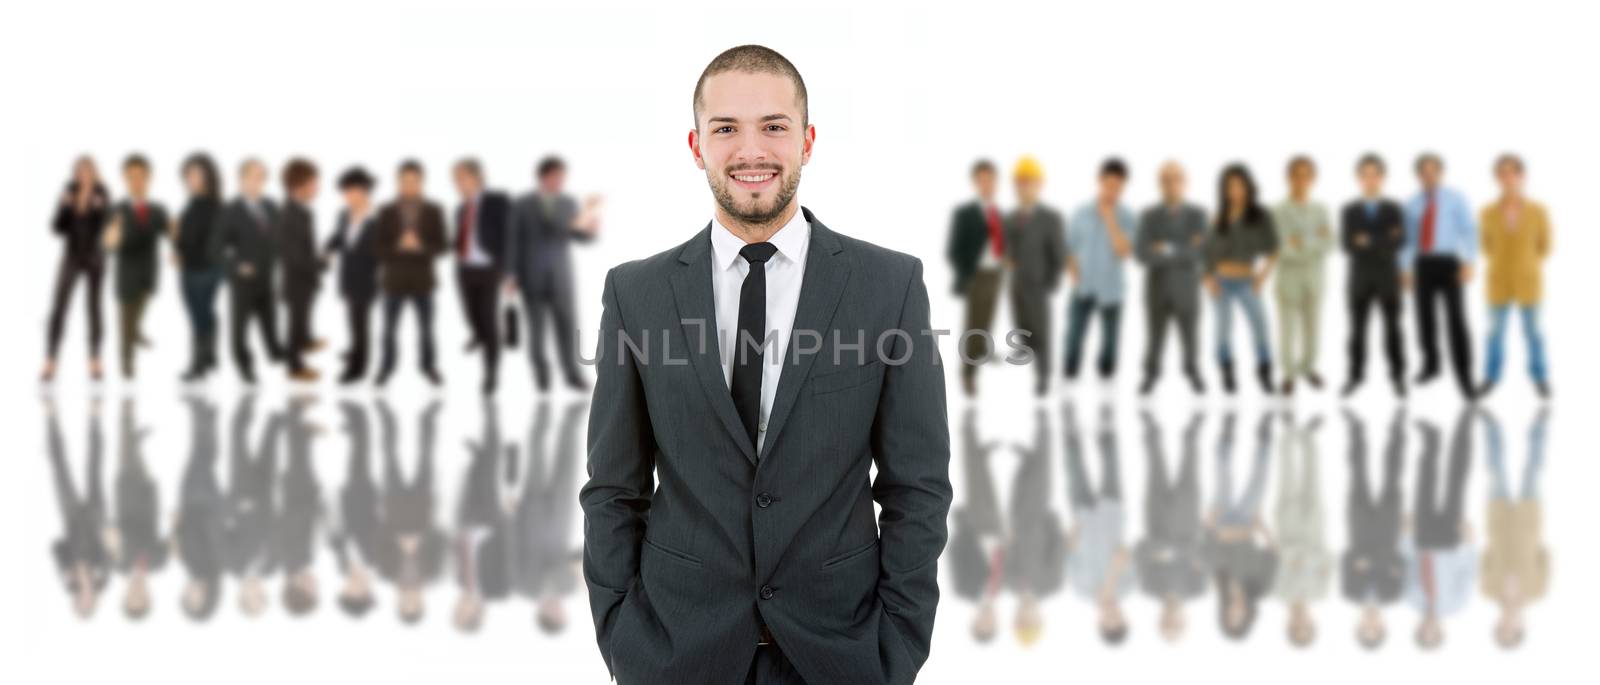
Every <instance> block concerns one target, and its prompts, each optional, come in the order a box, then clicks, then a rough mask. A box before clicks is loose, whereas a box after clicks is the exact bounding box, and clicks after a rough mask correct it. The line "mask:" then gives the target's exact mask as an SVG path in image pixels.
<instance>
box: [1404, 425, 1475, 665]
mask: <svg viewBox="0 0 1600 685" xmlns="http://www.w3.org/2000/svg"><path fill="white" fill-rule="evenodd" d="M1471 419H1472V413H1471V411H1470V410H1465V409H1464V410H1463V411H1462V412H1461V414H1460V416H1459V417H1458V418H1457V419H1456V427H1455V431H1454V432H1453V434H1452V435H1451V437H1450V464H1449V468H1448V471H1447V473H1446V475H1445V492H1444V495H1443V497H1442V498H1441V497H1440V495H1439V493H1438V490H1439V447H1440V445H1439V429H1438V428H1437V427H1435V426H1434V425H1433V424H1432V423H1429V422H1427V421H1418V422H1417V429H1418V432H1419V433H1421V435H1422V465H1421V468H1420V469H1419V470H1418V472H1417V498H1416V509H1415V513H1414V514H1413V515H1412V518H1411V539H1410V540H1408V541H1407V542H1408V543H1409V544H1407V545H1405V546H1404V547H1402V548H1401V552H1402V554H1404V555H1405V559H1406V603H1408V604H1410V605H1411V606H1412V607H1414V608H1415V609H1416V610H1417V611H1418V612H1420V613H1421V614H1422V621H1421V622H1420V623H1419V624H1418V625H1417V632H1416V639H1417V646H1419V647H1421V648H1423V649H1436V648H1438V647H1439V645H1440V644H1442V643H1443V642H1444V619H1445V618H1448V617H1449V616H1451V615H1452V614H1455V613H1457V612H1459V611H1461V610H1462V609H1463V608H1465V607H1466V604H1467V601H1468V600H1469V599H1470V598H1471V597H1472V587H1473V584H1474V583H1475V582H1476V581H1477V576H1478V550H1477V547H1476V546H1475V545H1474V544H1473V540H1472V531H1471V529H1470V528H1469V527H1468V525H1467V521H1466V517H1465V509H1464V500H1465V498H1466V490H1467V476H1468V475H1469V473H1470V470H1471V468H1472V420H1471Z"/></svg>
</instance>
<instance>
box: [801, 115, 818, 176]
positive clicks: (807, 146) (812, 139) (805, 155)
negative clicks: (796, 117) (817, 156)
mask: <svg viewBox="0 0 1600 685" xmlns="http://www.w3.org/2000/svg"><path fill="white" fill-rule="evenodd" d="M816 144H817V127H816V126H813V125H811V124H807V125H806V137H805V142H803V143H802V144H801V147H800V166H805V165H806V163H807V162H810V161H811V146H813V145H816Z"/></svg>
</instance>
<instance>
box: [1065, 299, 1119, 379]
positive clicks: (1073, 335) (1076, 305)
mask: <svg viewBox="0 0 1600 685" xmlns="http://www.w3.org/2000/svg"><path fill="white" fill-rule="evenodd" d="M1096 313H1098V314H1099V315H1100V355H1099V357H1098V358H1097V360H1096V361H1095V370H1096V371H1098V372H1099V373H1100V377H1101V378H1110V377H1111V376H1112V374H1115V373H1116V372H1117V333H1118V329H1120V328H1121V323H1122V303H1121V302H1110V303H1102V302H1097V301H1096V300H1095V299H1094V297H1092V296H1083V297H1079V296H1074V297H1072V298H1071V301H1070V302H1069V303H1068V305H1067V350H1066V355H1067V356H1066V364H1065V365H1064V367H1063V368H1065V369H1066V372H1067V378H1077V377H1078V367H1079V366H1080V365H1081V363H1082V362H1083V338H1084V336H1086V335H1088V333H1089V322H1090V321H1091V318H1090V317H1092V316H1093V315H1094V314H1096Z"/></svg>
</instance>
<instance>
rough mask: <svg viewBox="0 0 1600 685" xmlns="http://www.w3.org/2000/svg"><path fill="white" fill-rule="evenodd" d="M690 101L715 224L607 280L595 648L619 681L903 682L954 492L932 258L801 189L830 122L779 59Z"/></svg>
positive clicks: (721, 61) (920, 634)
mask: <svg viewBox="0 0 1600 685" xmlns="http://www.w3.org/2000/svg"><path fill="white" fill-rule="evenodd" d="M694 104H695V107H694V110H695V128H694V129H693V130H692V131H691V132H690V134H689V138H688V143H689V148H690V152H691V153H692V155H693V158H694V160H695V164H696V165H697V166H698V167H700V168H701V169H704V170H705V172H706V178H707V181H708V182H709V184H710V186H711V190H712V196H713V198H714V199H715V201H716V204H715V211H714V215H713V220H712V221H710V222H707V223H706V224H704V227H703V228H701V230H700V231H699V232H698V233H696V234H695V236H694V237H693V238H690V239H689V240H688V241H686V242H684V243H683V244H682V245H679V246H678V247H675V248H672V249H670V250H667V251H666V252H662V253H660V254H657V255H655V256H653V257H649V258H647V259H643V260H638V261H633V262H628V263H626V264H623V265H620V266H617V267H615V268H613V269H612V270H611V271H610V272H609V273H608V274H607V275H606V281H605V288H604V295H603V302H604V313H603V315H602V317H601V325H600V343H599V345H598V346H597V347H598V352H597V355H596V358H597V361H596V364H597V372H596V373H597V375H596V378H597V382H596V386H595V391H594V401H593V404H592V406H591V409H590V417H589V439H588V446H589V454H588V471H589V480H588V482H587V483H586V484H585V485H584V487H583V489H582V491H581V493H580V495H579V501H580V503H581V505H582V506H583V510H584V559H583V573H584V579H585V581H586V582H587V585H588V592H589V602H590V609H591V611H592V612H593V617H594V624H595V633H596V637H597V640H598V642H599V646H600V653H601V656H602V657H604V659H605V661H606V665H607V667H608V668H609V669H610V671H611V673H612V675H613V676H614V677H615V678H616V680H617V682H619V683H623V684H624V685H628V684H630V683H643V682H650V683H730V684H731V683H740V682H745V683H802V682H808V683H910V682H912V681H913V680H914V679H915V677H916V673H917V670H918V669H919V668H920V667H921V666H922V663H923V662H924V661H925V660H926V659H927V657H928V649H929V644H930V638H931V637H932V632H933V619H934V609H935V605H936V604H937V603H938V599H939V586H938V583H937V575H938V558H939V555H940V553H941V551H942V550H943V549H944V544H945V536H946V531H945V516H946V515H947V513H948V511H949V507H950V500H951V491H950V480H949V473H948V469H949V458H950V436H949V426H948V424H947V421H946V414H945V391H944V372H943V370H942V368H941V366H940V361H939V353H938V348H937V345H936V344H935V343H936V339H935V338H934V335H933V333H932V331H930V324H929V312H928V293H927V288H926V286H925V285H924V284H923V278H922V263H921V262H920V261H918V260H917V259H915V258H913V257H911V256H909V255H905V254H901V253H897V252H892V251H889V250H886V249H884V248H881V247H877V246H875V245H871V244H869V243H866V242H863V241H860V240H856V239H854V238H850V237H847V236H844V235H842V234H839V233H836V232H834V231H833V230H831V229H829V228H828V227H826V226H824V225H823V224H822V222H821V221H820V220H818V219H817V217H816V215H815V214H814V213H812V212H811V210H810V209H807V208H803V207H801V206H800V204H799V202H798V201H797V200H795V197H794V196H795V192H796V191H797V190H798V188H799V185H800V169H801V166H802V165H804V164H805V163H806V162H807V161H808V160H809V159H810V156H811V152H812V149H813V143H814V141H815V136H816V131H815V129H814V128H812V127H811V126H810V125H809V124H808V122H807V118H806V91H805V84H804V82H803V81H802V80H801V78H800V74H799V72H798V71H796V70H795V68H794V65H793V64H791V63H790V62H789V61H788V60H787V59H784V58H783V56H781V55H779V54H778V53H776V52H773V51H772V50H769V49H767V48H764V47H760V46H754V45H747V46H741V47H736V48H733V49H731V50H728V51H727V52H724V53H722V54H721V55H718V56H717V58H716V59H714V60H712V62H711V64H710V65H709V66H707V67H706V70H705V72H704V73H703V74H701V78H700V82H699V83H698V84H697V85H696V87H695V98H694ZM802 277H803V280H802ZM791 330H792V331H793V333H794V336H793V338H792V339H791V338H790V337H789V333H790V331H791ZM713 331H715V332H716V333H717V335H716V337H714V338H713V337H711V335H710V334H711V333H712V332H713ZM734 331H737V332H738V333H737V335H738V337H737V338H734V339H732V340H730V336H731V335H732V334H733V332H734ZM708 338H709V341H708ZM763 339H765V343H763V342H762V341H763ZM734 342H737V343H738V344H737V345H735V344H734ZM858 343H859V344H858ZM724 350H725V351H726V352H724ZM763 361H765V363H763ZM873 466H876V467H877V477H876V479H872V478H871V477H870V469H871V468H872V467H873ZM658 477H659V479H658ZM874 503H876V504H877V505H878V506H880V507H881V508H882V513H881V515H880V516H879V517H878V518H877V519H876V520H875V519H874V517H873V505H874Z"/></svg>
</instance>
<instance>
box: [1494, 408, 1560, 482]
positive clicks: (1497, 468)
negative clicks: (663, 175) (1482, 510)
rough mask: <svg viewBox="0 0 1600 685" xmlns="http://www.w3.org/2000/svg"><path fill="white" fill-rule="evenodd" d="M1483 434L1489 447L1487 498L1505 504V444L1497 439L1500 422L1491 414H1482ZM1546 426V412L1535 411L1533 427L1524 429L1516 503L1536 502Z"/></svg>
mask: <svg viewBox="0 0 1600 685" xmlns="http://www.w3.org/2000/svg"><path fill="white" fill-rule="evenodd" d="M1481 416H1482V418H1483V427H1484V434H1485V435H1486V436H1487V438H1488V440H1487V442H1488V443H1489V476H1490V486H1489V487H1490V495H1491V496H1492V497H1493V498H1494V499H1502V500H1509V499H1512V495H1511V479H1510V478H1508V477H1507V476H1506V456H1505V441H1504V440H1503V439H1502V438H1501V437H1500V422H1499V421H1498V420H1496V419H1495V418H1494V415H1493V414H1490V413H1488V412H1484V413H1483V414H1481ZM1549 423H1550V410H1549V409H1548V408H1547V409H1541V410H1539V414H1538V416H1536V417H1535V418H1534V420H1533V426H1532V427H1531V428H1529V429H1528V456H1527V460H1526V461H1524V462H1523V464H1522V482H1521V485H1522V489H1521V492H1520V493H1519V494H1518V495H1517V499H1520V500H1523V501H1533V500H1537V499H1539V472H1540V471H1541V469H1542V467H1543V466H1544V436H1545V432H1546V430H1547V429H1546V428H1545V426H1547V425H1548V424H1549Z"/></svg>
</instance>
